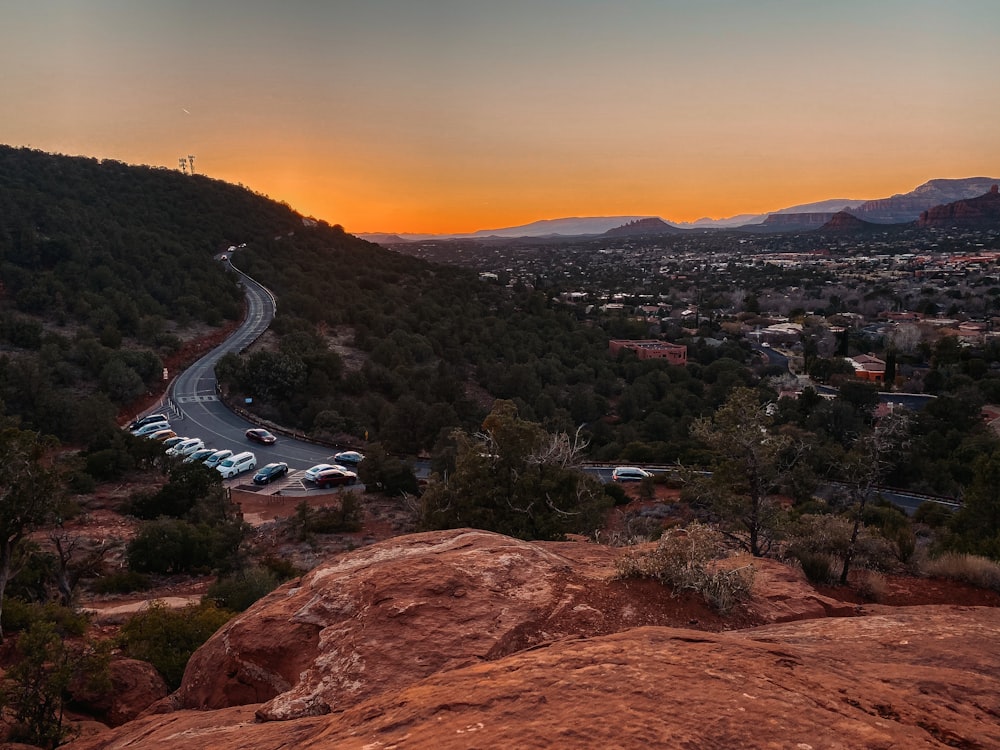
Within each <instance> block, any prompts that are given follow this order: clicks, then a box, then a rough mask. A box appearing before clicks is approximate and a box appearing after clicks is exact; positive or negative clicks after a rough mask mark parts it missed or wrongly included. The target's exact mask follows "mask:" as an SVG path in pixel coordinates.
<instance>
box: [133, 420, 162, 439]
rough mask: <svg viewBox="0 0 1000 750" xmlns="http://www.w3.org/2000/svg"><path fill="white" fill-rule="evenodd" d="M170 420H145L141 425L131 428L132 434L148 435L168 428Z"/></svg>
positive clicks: (138, 435)
mask: <svg viewBox="0 0 1000 750" xmlns="http://www.w3.org/2000/svg"><path fill="white" fill-rule="evenodd" d="M169 429H170V422H167V421H166V420H163V421H162V422H147V423H146V424H144V425H143V426H142V427H137V428H136V429H134V430H132V434H133V435H135V436H136V437H149V436H150V435H152V434H153V433H154V432H159V431H160V430H169Z"/></svg>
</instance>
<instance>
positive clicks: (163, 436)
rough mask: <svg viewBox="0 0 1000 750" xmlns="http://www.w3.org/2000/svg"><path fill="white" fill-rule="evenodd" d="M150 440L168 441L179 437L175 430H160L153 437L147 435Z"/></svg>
mask: <svg viewBox="0 0 1000 750" xmlns="http://www.w3.org/2000/svg"><path fill="white" fill-rule="evenodd" d="M146 437H148V438H149V439H150V440H161V441H162V440H167V439H168V438H172V437H177V433H176V432H174V431H173V430H158V431H157V432H154V433H153V434H152V435H147V436H146Z"/></svg>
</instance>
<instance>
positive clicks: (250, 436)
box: [246, 427, 278, 445]
mask: <svg viewBox="0 0 1000 750" xmlns="http://www.w3.org/2000/svg"><path fill="white" fill-rule="evenodd" d="M246 436H247V440H252V441H253V442H255V443H260V444H261V445H274V443H276V442H277V441H278V438H276V437H275V436H274V435H272V434H271V433H270V432H268V431H267V430H262V429H260V428H259V427H253V428H251V429H249V430H247V432H246Z"/></svg>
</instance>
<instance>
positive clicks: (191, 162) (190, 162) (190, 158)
mask: <svg viewBox="0 0 1000 750" xmlns="http://www.w3.org/2000/svg"><path fill="white" fill-rule="evenodd" d="M188 167H189V168H190V169H191V174H194V154H188Z"/></svg>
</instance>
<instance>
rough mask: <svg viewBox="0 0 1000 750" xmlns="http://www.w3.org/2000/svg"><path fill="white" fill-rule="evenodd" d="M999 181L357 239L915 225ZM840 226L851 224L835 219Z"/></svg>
mask: <svg viewBox="0 0 1000 750" xmlns="http://www.w3.org/2000/svg"><path fill="white" fill-rule="evenodd" d="M998 183H1000V178H996V177H966V178H962V179H936V180H929V181H928V182H925V183H924V184H923V185H920V186H919V187H917V188H915V189H914V190H912V191H910V192H909V193H899V194H897V195H893V196H891V197H888V198H876V199H874V200H864V199H855V198H831V199H828V200H824V201H818V202H815V203H804V204H801V205H797V206H789V207H788V208H782V209H778V210H776V211H771V212H769V213H766V214H739V215H737V216H730V217H728V218H724V219H709V218H703V219H698V220H697V221H694V222H672V221H665V220H663V219H662V218H660V217H658V216H592V217H579V216H577V217H571V218H565V219H544V220H542V221H534V222H531V223H530V224H522V225H520V226H516V227H504V228H500V229H482V230H480V231H478V232H470V233H466V234H437V235H434V234H379V233H373V234H361V235H359V236H360V237H362V238H363V239H366V240H369V241H371V242H378V243H381V244H394V243H401V242H413V241H419V240H427V239H488V238H498V239H504V238H515V237H574V236H596V235H602V234H610V235H612V236H614V235H622V236H629V235H635V234H653V233H657V232H659V233H666V232H672V231H675V230H683V229H687V230H690V229H736V228H747V229H757V230H759V231H760V230H762V231H786V230H800V229H818V228H820V227H823V226H824V225H825V224H826V223H827V222H829V221H830V220H831V219H833V218H834V216H835V215H836V214H838V213H840V212H846V213H847V214H849V215H851V216H854V217H856V218H858V219H860V220H862V221H863V222H865V223H868V224H904V223H907V222H911V221H916V220H917V219H919V218H920V216H921V214H922V213H923V212H925V211H928V210H930V209H933V208H935V207H937V206H944V205H947V204H950V203H955V202H957V201H966V200H969V199H972V198H978V197H980V196H982V195H984V194H986V193H988V192H989V191H990V189H991V188H992V187H993V185H996V184H998ZM838 221H839V226H840V228H843V227H846V226H847V225H848V224H850V223H851V222H848V221H846V220H845V219H843V218H841V219H839V220H838Z"/></svg>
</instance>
